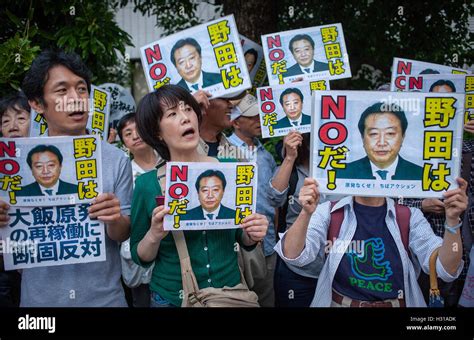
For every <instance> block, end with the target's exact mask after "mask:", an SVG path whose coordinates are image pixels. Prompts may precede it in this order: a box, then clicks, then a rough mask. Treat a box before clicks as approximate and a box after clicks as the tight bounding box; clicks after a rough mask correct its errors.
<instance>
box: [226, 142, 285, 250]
mask: <svg viewBox="0 0 474 340" xmlns="http://www.w3.org/2000/svg"><path fill="white" fill-rule="evenodd" d="M228 140H229V142H230V143H232V144H233V145H235V146H237V147H239V148H241V149H243V150H244V151H245V153H246V154H249V155H252V157H251V159H249V161H251V162H252V161H253V162H256V163H257V166H258V177H257V178H258V180H257V182H258V184H257V212H258V213H259V214H262V215H265V216H267V219H268V231H267V235H266V236H265V238H264V240H263V253H264V255H265V256H270V255H272V254H273V253H274V252H275V250H274V249H273V248H274V247H275V244H276V237H275V224H274V219H275V208H274V207H273V204H272V202H271V200H270V185H269V183H268V181H269V179H270V178H272V177H273V174H274V173H275V170H276V167H277V165H276V162H275V160H274V159H273V156H272V155H271V154H270V153H269V152H268V151H267V150H265V148H264V147H263V145H262V143H260V141H259V140H258V139H255V140H254V143H255V147H253V148H250V147H249V146H248V145H247V144H246V143H245V142H244V141H243V140H241V139H240V138H239V137H238V136H237V135H236V134H235V133H233V134H232V135H231V136H230V137H229V138H228ZM251 150H253V152H252V151H251Z"/></svg>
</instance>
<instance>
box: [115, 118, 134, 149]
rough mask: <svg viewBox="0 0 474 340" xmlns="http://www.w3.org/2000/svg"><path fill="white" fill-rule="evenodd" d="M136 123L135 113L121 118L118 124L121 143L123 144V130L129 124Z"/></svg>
mask: <svg viewBox="0 0 474 340" xmlns="http://www.w3.org/2000/svg"><path fill="white" fill-rule="evenodd" d="M134 121H135V112H129V113H127V114H125V115H123V116H122V118H120V120H119V122H118V124H117V134H118V135H119V138H120V141H121V142H122V143H123V129H125V126H127V124H128V123H133V122H134Z"/></svg>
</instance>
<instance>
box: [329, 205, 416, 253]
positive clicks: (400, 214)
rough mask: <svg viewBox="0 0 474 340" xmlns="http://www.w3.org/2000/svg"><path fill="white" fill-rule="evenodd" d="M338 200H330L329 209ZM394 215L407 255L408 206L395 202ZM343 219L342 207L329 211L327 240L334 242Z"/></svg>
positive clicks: (409, 213) (409, 212) (409, 215)
mask: <svg viewBox="0 0 474 340" xmlns="http://www.w3.org/2000/svg"><path fill="white" fill-rule="evenodd" d="M337 202H338V201H333V202H331V207H330V209H331V210H332V209H333V208H334V206H335V205H336V203H337ZM395 215H396V220H397V225H398V228H399V229H400V235H401V238H402V243H403V247H404V248H405V250H406V252H407V254H408V255H410V251H409V248H408V244H409V235H410V217H411V211H410V208H408V207H406V206H404V205H401V204H395ZM343 220H344V209H342V208H340V209H337V210H336V211H334V212H332V213H331V221H330V222H329V229H328V236H327V239H328V241H331V242H334V241H335V240H336V239H337V238H338V237H339V232H340V231H341V226H342V221H343Z"/></svg>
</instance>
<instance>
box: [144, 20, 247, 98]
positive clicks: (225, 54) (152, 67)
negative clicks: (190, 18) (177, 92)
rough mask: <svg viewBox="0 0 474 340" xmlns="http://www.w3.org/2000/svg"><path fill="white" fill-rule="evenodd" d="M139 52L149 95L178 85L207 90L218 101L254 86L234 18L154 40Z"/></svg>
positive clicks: (191, 90)
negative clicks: (165, 87)
mask: <svg viewBox="0 0 474 340" xmlns="http://www.w3.org/2000/svg"><path fill="white" fill-rule="evenodd" d="M140 52H141V59H142V65H143V69H144V72H145V77H146V80H147V84H148V89H149V90H150V92H151V91H154V90H156V89H158V88H160V87H161V86H163V85H166V84H177V85H179V86H181V87H183V88H184V89H186V90H188V91H190V92H196V91H197V90H199V89H204V90H206V91H208V92H210V93H211V95H212V98H215V97H231V96H234V95H236V94H239V93H241V92H242V91H244V90H246V89H249V88H250V87H251V86H252V85H251V82H250V77H249V73H248V71H247V65H246V63H245V58H244V54H243V52H242V45H241V43H240V38H239V34H238V32H237V27H236V25H235V20H234V16H233V15H228V16H225V17H222V18H219V19H216V20H213V21H210V22H208V23H206V24H201V25H198V26H195V27H193V28H189V29H186V30H184V31H181V32H179V33H175V34H173V35H170V36H168V37H166V38H163V39H160V40H157V41H154V42H152V43H150V44H148V45H146V46H143V47H141V48H140ZM203 61H205V63H203Z"/></svg>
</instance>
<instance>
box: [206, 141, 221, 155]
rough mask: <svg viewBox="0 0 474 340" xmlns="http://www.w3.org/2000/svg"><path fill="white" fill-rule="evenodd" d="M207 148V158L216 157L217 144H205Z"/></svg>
mask: <svg viewBox="0 0 474 340" xmlns="http://www.w3.org/2000/svg"><path fill="white" fill-rule="evenodd" d="M206 144H207V146H209V151H208V152H207V155H208V156H209V157H217V153H218V150H219V142H212V143H211V142H206Z"/></svg>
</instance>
